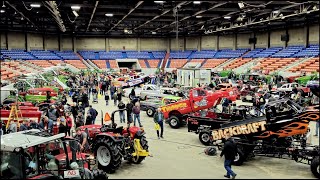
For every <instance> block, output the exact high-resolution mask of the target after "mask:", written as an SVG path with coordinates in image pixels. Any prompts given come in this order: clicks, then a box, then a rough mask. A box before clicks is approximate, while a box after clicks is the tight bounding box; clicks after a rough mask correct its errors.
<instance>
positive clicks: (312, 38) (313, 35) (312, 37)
mask: <svg viewBox="0 0 320 180" xmlns="http://www.w3.org/2000/svg"><path fill="white" fill-rule="evenodd" d="M319 33H320V32H319V24H316V25H312V26H310V27H309V43H310V44H319Z"/></svg>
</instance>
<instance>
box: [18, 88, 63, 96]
mask: <svg viewBox="0 0 320 180" xmlns="http://www.w3.org/2000/svg"><path fill="white" fill-rule="evenodd" d="M48 91H49V92H50V96H57V95H58V93H56V92H55V91H54V90H53V89H52V88H47V87H46V88H32V89H29V90H27V92H21V93H19V95H26V94H29V95H46V94H47V92H48Z"/></svg>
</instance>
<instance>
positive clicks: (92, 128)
mask: <svg viewBox="0 0 320 180" xmlns="http://www.w3.org/2000/svg"><path fill="white" fill-rule="evenodd" d="M123 110H125V109H123ZM118 111H120V110H116V111H114V112H113V113H112V114H111V124H109V125H106V124H103V120H102V125H86V126H81V127H80V128H81V130H82V131H85V132H86V133H87V134H88V141H89V144H90V147H91V151H92V152H93V153H94V156H95V157H96V159H97V162H98V168H99V169H102V170H104V171H105V172H109V173H114V172H115V171H116V170H117V169H118V168H119V167H120V165H121V162H122V158H123V159H124V160H128V161H129V162H132V163H134V164H139V163H141V162H142V161H143V160H144V159H145V158H146V157H147V156H149V151H148V148H149V146H148V141H147V140H146V137H145V136H144V134H145V132H144V130H143V129H142V128H139V127H136V126H133V127H129V128H124V127H123V126H119V127H117V124H116V123H114V114H115V113H116V112H118Z"/></svg>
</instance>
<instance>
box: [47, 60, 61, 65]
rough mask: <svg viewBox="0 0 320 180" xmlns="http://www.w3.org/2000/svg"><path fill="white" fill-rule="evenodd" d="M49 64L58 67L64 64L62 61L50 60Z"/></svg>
mask: <svg viewBox="0 0 320 180" xmlns="http://www.w3.org/2000/svg"><path fill="white" fill-rule="evenodd" d="M49 62H50V63H51V64H53V65H54V66H57V65H58V64H63V61H62V60H49Z"/></svg>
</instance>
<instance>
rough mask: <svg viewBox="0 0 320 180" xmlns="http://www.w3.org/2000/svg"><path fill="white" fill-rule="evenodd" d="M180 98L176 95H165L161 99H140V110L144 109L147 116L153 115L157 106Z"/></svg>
mask: <svg viewBox="0 0 320 180" xmlns="http://www.w3.org/2000/svg"><path fill="white" fill-rule="evenodd" d="M180 99H181V97H176V96H165V97H163V98H161V99H148V100H146V101H140V108H141V110H142V111H146V113H147V115H148V116H149V117H153V115H154V113H155V112H156V110H157V108H159V107H161V106H164V105H168V104H171V103H175V102H177V101H178V100H180Z"/></svg>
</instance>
